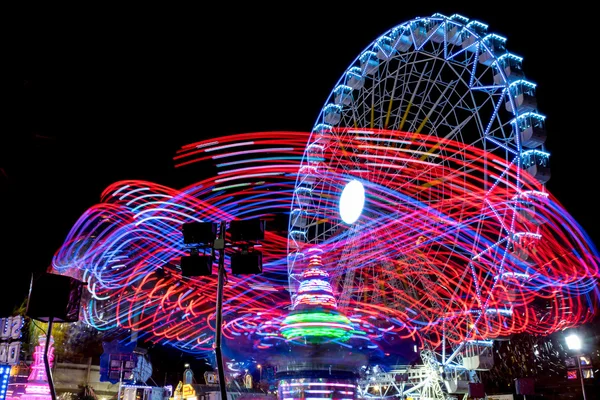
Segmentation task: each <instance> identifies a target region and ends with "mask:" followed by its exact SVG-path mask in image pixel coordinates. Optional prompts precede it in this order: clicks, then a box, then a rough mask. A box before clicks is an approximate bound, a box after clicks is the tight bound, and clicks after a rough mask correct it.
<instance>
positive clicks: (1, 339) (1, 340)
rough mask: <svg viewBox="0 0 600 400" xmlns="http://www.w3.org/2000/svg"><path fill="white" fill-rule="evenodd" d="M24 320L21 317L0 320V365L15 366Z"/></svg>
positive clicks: (19, 351) (17, 360)
mask: <svg viewBox="0 0 600 400" xmlns="http://www.w3.org/2000/svg"><path fill="white" fill-rule="evenodd" d="M24 323H25V320H24V319H23V316H21V315H15V316H13V317H8V318H0V364H8V365H16V364H18V363H19V355H20V353H21V341H20V339H21V329H22V328H23V324H24Z"/></svg>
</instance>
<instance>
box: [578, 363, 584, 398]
mask: <svg viewBox="0 0 600 400" xmlns="http://www.w3.org/2000/svg"><path fill="white" fill-rule="evenodd" d="M577 367H579V380H580V381H581V394H582V395H583V400H586V399H585V384H584V383H583V374H582V373H581V356H577Z"/></svg>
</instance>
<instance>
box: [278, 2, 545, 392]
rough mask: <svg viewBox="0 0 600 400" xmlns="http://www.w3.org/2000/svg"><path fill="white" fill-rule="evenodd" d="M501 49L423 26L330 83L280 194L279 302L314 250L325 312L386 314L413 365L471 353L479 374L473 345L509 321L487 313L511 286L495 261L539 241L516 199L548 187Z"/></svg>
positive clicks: (514, 67) (493, 39)
mask: <svg viewBox="0 0 600 400" xmlns="http://www.w3.org/2000/svg"><path fill="white" fill-rule="evenodd" d="M505 43H506V38H505V37H503V36H500V35H497V34H494V33H489V32H488V26H487V25H486V24H484V23H481V22H478V21H473V20H469V19H468V18H465V17H463V16H461V15H452V16H450V17H448V16H444V15H441V14H434V15H432V16H430V17H425V18H420V17H419V18H415V19H412V20H409V21H407V22H404V23H402V24H399V25H397V26H395V27H393V28H392V29H390V30H388V31H387V32H385V33H384V34H383V35H381V36H380V37H378V38H377V39H376V40H374V41H373V42H372V43H371V44H370V45H369V46H367V47H366V48H365V49H364V50H363V51H362V52H361V53H360V54H359V56H358V57H357V58H356V59H355V60H354V61H353V62H352V63H351V64H350V66H349V67H348V68H347V70H346V71H344V73H343V74H342V77H341V78H340V80H339V81H338V82H337V84H336V85H335V86H334V88H333V91H332V92H331V94H330V95H329V97H328V98H327V100H326V101H325V105H324V106H323V108H322V110H321V112H320V114H319V116H318V118H317V120H316V122H315V125H314V127H313V128H312V131H311V136H310V139H309V141H308V143H307V146H306V149H305V151H304V156H303V159H302V162H301V167H300V172H299V174H298V177H297V180H296V184H295V190H294V197H293V201H292V207H291V213H290V219H289V229H288V275H289V291H290V293H291V295H292V298H293V297H294V296H295V294H296V293H297V291H298V287H299V283H300V279H299V277H300V276H301V274H302V271H303V268H304V262H303V260H304V257H305V254H306V252H307V251H308V249H310V248H311V247H314V246H319V247H322V248H326V251H327V254H329V259H328V268H329V269H328V272H329V274H330V276H331V281H332V285H333V287H335V288H336V289H337V292H338V305H339V309H340V310H341V311H343V312H347V313H352V312H354V311H352V310H356V308H357V307H356V306H357V304H363V305H364V304H372V305H374V306H376V309H373V310H372V311H375V310H379V311H381V310H385V311H386V313H387V314H393V313H402V315H404V318H403V321H407V320H409V321H411V324H412V326H411V327H410V328H409V330H410V329H413V330H414V331H417V330H419V331H420V332H421V333H422V335H421V336H420V339H421V341H422V342H421V343H420V344H422V345H423V347H424V348H427V352H426V353H422V355H424V354H426V356H425V358H424V359H423V361H424V365H429V366H431V365H433V364H432V361H431V360H432V356H431V354H432V352H431V351H432V350H436V349H437V350H438V351H439V352H440V353H441V354H442V356H441V357H442V358H443V361H442V364H443V365H448V366H449V365H451V364H452V363H453V362H459V363H461V365H463V364H464V363H465V362H466V363H468V362H469V361H474V360H467V358H468V357H467V356H468V355H473V356H474V357H475V356H476V357H477V360H476V363H477V365H474V366H473V368H470V369H471V370H482V369H483V370H485V368H486V366H485V365H484V364H485V362H486V361H485V360H486V359H485V357H484V353H485V350H486V349H485V346H486V345H485V343H486V339H488V338H494V337H499V336H502V327H501V325H502V324H503V323H504V324H505V323H506V320H503V322H499V320H500V319H502V318H503V316H501V314H502V313H508V312H509V311H508V310H500V309H499V308H498V306H497V304H498V301H496V303H493V302H490V301H489V300H490V296H491V293H492V291H493V289H494V285H495V282H498V281H499V280H501V279H500V278H502V277H507V276H510V277H511V279H518V277H519V276H520V275H519V274H521V273H522V271H521V270H519V271H517V270H515V268H514V265H516V264H518V262H517V263H512V264H510V261H509V260H510V259H511V258H514V257H516V260H517V261H519V257H521V259H524V258H526V257H527V252H526V251H525V250H523V248H524V244H523V243H524V242H526V241H528V243H529V244H530V243H531V241H534V240H536V239H537V238H538V237H539V234H538V233H537V226H538V225H539V221H537V222H536V221H533V220H530V221H525V222H522V221H523V219H522V218H521V216H522V215H523V213H522V211H523V210H522V207H521V206H520V205H521V204H523V202H522V199H523V196H524V195H523V193H527V195H528V196H529V197H528V201H527V202H526V204H527V205H528V206H531V204H533V203H535V201H543V197H544V190H543V187H544V184H545V182H546V181H547V180H548V179H549V177H550V172H549V154H548V153H547V152H546V151H545V150H544V142H545V139H546V133H545V129H544V121H545V116H544V115H542V114H540V113H538V110H537V103H536V100H535V88H536V84H535V83H533V82H531V81H529V80H527V79H526V78H525V75H524V73H523V70H522V58H521V57H520V56H518V55H516V54H513V53H510V52H509V51H507V49H506V47H505ZM524 172H527V176H528V177H533V180H534V182H530V181H527V182H526V181H525V180H524V178H523V174H524ZM507 254H508V255H509V256H507ZM509 264H510V265H509ZM440 288H441V289H440ZM507 296H508V295H507ZM496 300H498V299H496ZM415 308H417V309H415ZM375 313H376V312H375ZM384 314H385V313H384ZM457 314H461V316H460V317H455V316H456V315H457ZM466 314H469V315H468V316H467V315H466ZM490 314H495V315H496V317H495V318H497V321H496V322H493V321H492V317H488V316H489V315H490ZM372 315H374V314H372ZM397 315H400V314H397ZM473 315H477V317H473ZM498 315H500V317H498ZM481 316H484V318H481ZM399 319H402V318H396V320H399ZM484 320H485V322H484ZM490 321H492V322H490ZM388 322H389V321H388ZM495 323H496V324H497V326H493V325H494V324H495ZM390 324H391V322H390ZM489 326H492V327H491V328H490V327H489ZM385 329H386V328H382V331H383V330H385ZM440 349H441V350H440ZM467 350H468V351H467ZM469 351H470V353H469ZM463 356H464V358H465V359H464V360H463ZM463 366H464V365H463ZM431 370H432V371H435V370H436V368H433V367H432V368H431ZM425 375H427V374H425ZM423 379H425V378H423ZM457 379H458V378H457ZM461 379H463V380H465V381H468V380H472V379H473V378H472V377H469V376H467V377H464V376H463V377H462V378H461ZM456 382H458V381H457V380H455V384H454V386H456V385H458V383H456ZM428 387H429V389H428V390H433V392H435V393H438V394H439V393H441V392H440V391H439V390H438V389H435V388H434V389H431V387H432V386H431V385H429V386H428ZM448 390H449V391H452V390H459V389H458V388H451V389H448ZM433 392H432V393H433ZM432 396H433V395H432ZM440 396H441V395H440ZM434 397H435V396H434ZM438 397H439V396H438Z"/></svg>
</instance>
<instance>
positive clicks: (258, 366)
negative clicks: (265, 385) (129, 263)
mask: <svg viewBox="0 0 600 400" xmlns="http://www.w3.org/2000/svg"><path fill="white" fill-rule="evenodd" d="M256 368H258V383H260V381H262V365H260V364H258V365H257V366H256Z"/></svg>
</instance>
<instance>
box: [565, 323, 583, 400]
mask: <svg viewBox="0 0 600 400" xmlns="http://www.w3.org/2000/svg"><path fill="white" fill-rule="evenodd" d="M565 341H566V342H567V347H568V348H569V350H575V351H577V368H578V369H579V380H580V381H581V393H582V395H583V400H586V397H585V384H584V382H583V374H582V373H581V339H580V338H579V336H577V335H575V334H571V335H569V336H567V337H566V339H565Z"/></svg>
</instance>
